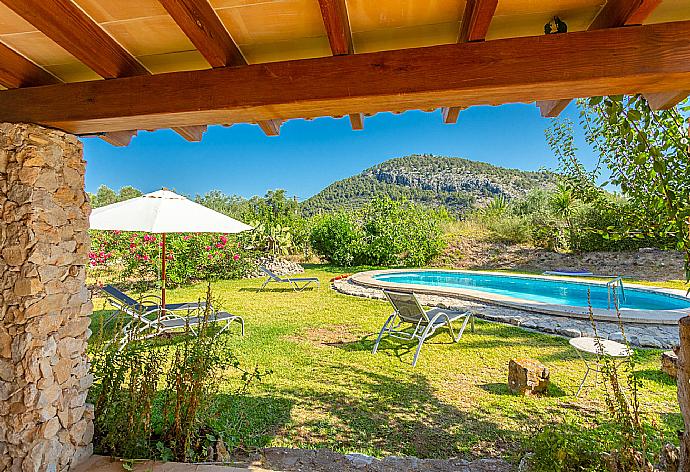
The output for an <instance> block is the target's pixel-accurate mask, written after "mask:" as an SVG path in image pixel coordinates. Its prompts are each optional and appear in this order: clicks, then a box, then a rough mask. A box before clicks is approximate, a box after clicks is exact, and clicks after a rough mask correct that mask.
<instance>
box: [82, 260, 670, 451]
mask: <svg viewBox="0 0 690 472" xmlns="http://www.w3.org/2000/svg"><path fill="white" fill-rule="evenodd" d="M341 272H342V270H339V269H334V268H331V267H328V266H314V267H311V268H309V269H308V270H307V273H306V274H305V275H307V276H317V277H319V278H320V279H321V282H322V286H321V288H320V289H316V290H306V291H304V292H301V293H295V292H293V291H292V290H290V289H287V288H284V287H279V286H277V285H274V286H273V288H269V289H267V290H265V291H263V292H257V288H258V287H259V286H260V284H261V280H259V279H254V280H238V281H222V282H217V283H214V284H212V291H213V294H214V296H215V297H219V298H220V299H221V300H222V308H223V309H224V310H226V311H230V312H232V313H236V314H239V315H242V316H243V317H244V318H245V322H246V326H247V334H246V336H244V337H240V336H238V335H236V334H232V335H231V343H232V345H233V347H234V351H235V353H236V355H237V356H238V358H239V359H240V361H241V362H242V364H243V365H244V366H247V367H253V366H254V365H258V366H259V368H261V369H264V370H265V369H268V370H271V371H272V373H271V374H270V375H268V376H266V377H264V378H263V379H262V380H261V381H257V382H254V383H252V384H251V385H250V387H249V389H248V391H247V393H246V394H245V395H242V396H238V395H235V392H236V390H237V388H238V386H239V385H240V384H241V380H240V378H239V375H236V374H235V372H228V378H227V381H226V384H225V385H224V391H223V395H222V397H221V399H220V404H219V415H220V419H219V421H220V424H222V425H223V429H224V430H225V437H224V440H225V442H226V443H227V445H228V446H229V447H239V448H241V449H242V450H251V449H252V448H263V447H290V448H331V449H333V450H335V451H337V452H342V453H352V452H355V453H363V454H368V455H371V456H376V457H384V456H391V455H397V456H400V455H410V456H415V457H420V458H438V459H445V458H450V457H463V458H466V459H473V458H486V457H503V458H506V459H508V460H510V461H517V460H519V454H520V453H521V451H522V450H524V447H526V446H528V445H529V443H530V441H531V438H532V437H533V435H534V434H535V432H536V431H537V430H538V429H539V428H541V427H543V426H544V425H545V424H549V423H554V422H555V423H562V422H568V423H571V424H574V425H576V426H577V427H578V428H581V429H582V430H587V431H591V432H592V434H597V431H602V432H603V430H604V429H605V428H606V426H605V420H606V419H607V416H608V413H607V411H606V407H605V404H604V395H603V390H602V388H601V387H589V388H586V389H585V390H584V391H583V394H582V395H581V396H580V397H579V398H578V397H575V391H576V390H577V386H578V384H579V382H580V380H581V379H582V377H583V375H584V365H583V364H582V362H581V361H580V360H579V358H578V356H577V353H576V352H575V351H574V350H573V349H572V348H571V347H570V346H569V345H568V342H567V339H565V338H563V337H560V336H554V335H548V334H543V333H536V332H533V331H528V330H525V329H522V328H519V327H516V326H511V325H506V324H501V323H495V322H488V321H482V320H478V321H477V326H476V331H475V332H474V333H472V332H469V330H468V331H467V332H466V333H465V335H464V336H463V338H462V340H461V341H460V342H459V343H457V344H453V343H451V342H450V338H449V336H448V335H447V334H446V333H445V332H444V331H443V330H439V331H438V334H437V335H436V336H435V337H434V338H432V339H431V340H430V341H429V342H428V343H427V344H425V346H424V348H423V349H422V353H421V356H420V360H419V362H418V364H417V367H416V368H412V367H411V365H410V362H411V360H412V356H413V354H414V349H413V347H414V346H410V345H405V344H402V343H401V342H397V341H396V342H384V343H382V345H381V348H380V350H379V352H378V353H377V354H376V355H372V354H371V348H372V346H373V342H374V340H375V334H376V333H377V332H378V330H379V328H380V326H381V325H382V323H383V322H384V321H385V319H386V318H387V316H388V315H389V314H390V312H391V309H390V307H389V306H388V305H387V304H386V303H384V302H382V301H379V300H372V299H365V298H357V297H352V296H348V295H344V294H340V293H337V292H335V291H333V290H331V289H330V288H329V283H328V281H329V279H330V278H331V277H333V276H335V275H338V274H339V273H341ZM205 288H206V287H205V285H204V284H198V285H195V286H191V287H186V288H181V289H176V290H169V292H168V298H169V301H170V302H171V303H172V302H176V301H190V300H196V299H199V298H201V297H203V295H204V292H205ZM95 304H96V310H99V309H101V308H102V306H103V305H102V301H101V300H98V299H97V300H95ZM102 314H103V312H102V311H97V312H96V314H95V321H96V323H97V320H98V318H99V316H101V315H102ZM93 331H94V333H97V332H98V331H97V329H93ZM660 353H661V351H659V350H651V349H643V350H639V351H638V354H639V355H638V360H639V363H638V365H637V370H638V371H639V372H640V374H639V375H640V376H641V378H642V379H643V385H642V389H641V391H640V401H641V410H642V411H643V412H644V414H645V415H646V416H647V417H648V418H649V419H650V420H651V421H654V423H655V424H656V426H657V428H658V430H659V435H658V437H657V438H656V439H654V440H653V442H661V441H669V442H674V441H675V438H676V431H677V430H678V429H680V428H681V427H682V420H681V417H680V413H679V410H678V403H677V399H676V386H675V381H674V380H673V379H671V378H670V377H668V376H667V375H666V374H663V373H662V372H661V371H660V370H659V365H660ZM513 357H530V358H534V359H537V360H539V361H541V362H542V363H544V364H545V365H546V366H547V367H548V368H549V370H550V372H551V386H550V388H549V395H548V396H546V397H517V396H514V395H512V394H510V392H509V391H508V388H507V384H506V381H507V365H508V361H509V360H510V359H511V358H513ZM652 446H656V444H653V445H652ZM656 450H658V449H656Z"/></svg>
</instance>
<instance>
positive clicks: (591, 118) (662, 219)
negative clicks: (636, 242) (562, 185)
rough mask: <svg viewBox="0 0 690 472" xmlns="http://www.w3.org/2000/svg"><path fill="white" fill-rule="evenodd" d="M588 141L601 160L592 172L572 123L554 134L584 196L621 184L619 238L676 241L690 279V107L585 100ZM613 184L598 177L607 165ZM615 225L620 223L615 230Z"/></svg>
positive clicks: (598, 197) (597, 198)
mask: <svg viewBox="0 0 690 472" xmlns="http://www.w3.org/2000/svg"><path fill="white" fill-rule="evenodd" d="M578 107H579V108H580V119H581V124H582V125H583V127H584V130H585V138H586V140H587V142H588V143H589V144H590V145H591V146H592V147H593V148H594V150H595V151H596V153H597V154H598V155H599V166H597V168H596V169H594V170H593V171H587V170H586V169H585V168H584V166H583V165H582V164H581V162H580V161H579V160H578V159H577V157H576V149H575V146H574V144H573V143H574V140H573V133H572V127H570V126H569V125H568V124H564V122H556V124H554V125H553V126H552V127H551V128H550V130H549V131H548V132H547V139H548V140H549V143H550V144H551V147H552V149H554V151H555V153H556V155H557V157H558V158H559V170H560V172H561V176H562V177H563V179H564V181H565V182H566V183H567V185H569V188H571V189H573V192H574V193H575V195H576V196H578V197H580V198H583V199H585V200H587V201H594V202H598V203H601V204H602V205H603V204H606V203H605V202H606V199H605V198H604V196H605V192H604V189H603V188H604V187H605V186H607V185H608V184H609V183H611V184H613V185H615V186H617V187H618V188H620V190H621V192H622V193H623V195H624V196H625V198H626V200H627V202H628V203H629V204H627V205H624V206H621V207H620V210H621V211H624V212H625V215H623V218H622V221H623V222H624V223H625V224H624V226H623V227H622V228H615V231H617V232H618V233H619V234H616V235H614V236H617V237H638V238H654V239H656V240H658V241H670V242H672V243H673V246H675V248H676V249H678V250H680V251H683V252H684V253H685V256H686V274H687V275H688V279H689V280H690V239H689V234H688V223H689V221H688V218H690V150H689V149H688V126H687V124H686V117H687V114H688V112H689V111H690V105H689V104H688V102H687V101H686V102H685V104H682V105H680V106H678V107H675V108H672V109H669V110H663V111H653V110H652V109H651V108H650V107H649V104H648V103H647V101H646V100H645V99H644V98H643V97H642V96H639V95H636V96H609V97H593V98H590V99H583V100H578ZM604 169H605V170H606V173H608V175H609V176H610V179H609V181H608V182H604V183H602V184H598V183H597V178H598V177H599V176H600V175H601V174H602V171H603V170H604ZM612 229H613V228H612Z"/></svg>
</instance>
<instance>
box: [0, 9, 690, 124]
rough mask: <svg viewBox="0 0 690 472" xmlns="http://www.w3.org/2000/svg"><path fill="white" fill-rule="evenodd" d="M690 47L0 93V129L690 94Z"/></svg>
mask: <svg viewBox="0 0 690 472" xmlns="http://www.w3.org/2000/svg"><path fill="white" fill-rule="evenodd" d="M688 37H690V21H681V22H675V23H659V24H651V25H644V26H631V27H628V28H616V29H607V30H597V31H582V32H573V33H565V34H560V35H544V36H533V37H521V38H511V39H501V40H496V41H486V42H479V43H464V44H446V45H439V46H432V47H425V48H415V49H404V50H393V51H381V52H373V53H366V54H353V55H350V56H341V57H322V58H315V59H303V60H294V61H285V62H273V63H266V64H255V65H248V66H245V67H235V68H220V69H208V70H198V71H186V72H173V73H166V74H156V75H153V76H144V77H128V78H121V79H112V80H107V81H91V82H81V83H70V84H59V85H49V86H45V87H35V88H30V89H14V90H3V91H0V121H6V122H33V123H38V124H44V125H46V126H52V127H56V128H59V129H63V130H65V131H69V132H73V133H77V134H86V133H94V132H102V131H121V130H126V129H133V128H138V129H152V128H167V127H175V126H189V125H203V124H213V123H243V122H244V123H246V122H256V121H260V120H272V119H279V120H287V119H291V118H301V117H304V116H330V115H345V114H349V113H352V112H353V110H357V112H359V113H365V114H366V113H378V112H382V111H388V110H400V109H418V108H431V107H442V106H445V105H446V104H448V103H453V104H454V105H455V106H462V107H463V108H467V107H469V106H473V105H498V104H502V103H511V102H528V101H530V102H532V101H542V100H556V99H558V98H560V97H564V96H569V95H570V96H581V97H586V96H594V95H615V94H636V93H659V92H672V91H675V90H679V89H681V90H690V42H688V41H687V38H688ZM545 57H548V58H552V59H554V60H557V61H558V63H559V64H562V66H561V67H553V61H552V60H549V61H545V60H544V58H545ZM601 64H606V67H602V66H601ZM152 91H155V93H152Z"/></svg>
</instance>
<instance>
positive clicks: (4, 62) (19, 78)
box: [0, 43, 60, 88]
mask: <svg viewBox="0 0 690 472" xmlns="http://www.w3.org/2000/svg"><path fill="white" fill-rule="evenodd" d="M59 83H60V80H59V79H58V78H56V77H55V76H53V75H52V74H50V73H49V72H47V71H46V70H45V69H42V68H41V67H39V66H38V65H36V64H34V63H33V62H31V61H30V60H28V59H27V58H25V57H24V56H22V55H21V54H19V53H17V52H15V51H14V50H13V49H10V48H9V47H7V46H5V45H4V44H2V43H0V85H2V86H3V87H7V88H20V87H34V86H37V85H49V84H59Z"/></svg>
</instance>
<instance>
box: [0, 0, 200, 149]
mask: <svg viewBox="0 0 690 472" xmlns="http://www.w3.org/2000/svg"><path fill="white" fill-rule="evenodd" d="M0 2H2V3H4V4H5V5H6V6H7V7H8V8H10V9H11V10H13V11H14V12H15V13H16V14H18V15H19V16H21V17H22V18H24V19H25V20H26V21H28V22H29V23H31V24H32V25H33V26H34V27H36V28H37V29H38V30H40V31H41V32H42V33H43V34H45V35H46V36H48V37H49V38H50V39H51V40H53V41H54V42H55V43H57V44H58V45H59V46H61V47H62V48H63V49H64V50H66V51H67V52H69V53H70V54H72V55H73V56H74V57H76V58H77V59H78V60H80V61H81V62H83V63H84V64H86V65H87V66H88V67H89V68H90V69H92V70H93V71H94V72H96V73H97V74H98V75H100V76H101V77H103V78H105V79H113V78H118V77H132V76H138V75H150V73H149V71H148V70H147V69H146V68H145V67H144V66H143V65H142V64H141V63H140V62H139V61H138V60H137V59H136V58H135V57H134V56H132V55H131V54H130V53H129V52H128V51H127V50H126V49H125V48H123V47H122V46H121V45H120V44H119V43H118V42H117V41H115V40H114V39H113V38H112V37H111V36H110V35H109V34H108V33H107V32H106V31H105V30H104V29H103V28H101V26H100V25H98V24H97V23H96V22H95V21H93V20H92V19H91V17H89V16H88V15H87V14H86V13H85V12H84V11H83V10H82V9H81V8H79V6H77V5H76V4H75V3H74V2H72V1H71V0H0ZM0 59H1V58H0ZM50 83H54V82H50ZM128 132H129V133H131V135H132V136H135V135H136V132H135V131H128ZM183 137H184V136H183ZM102 139H104V140H105V141H108V142H110V143H111V144H112V143H117V142H120V140H119V139H112V140H108V139H106V137H103V136H102ZM130 139H131V138H130ZM185 139H187V138H186V137H185ZM111 141H112V142H111ZM114 145H118V144H114Z"/></svg>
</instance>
